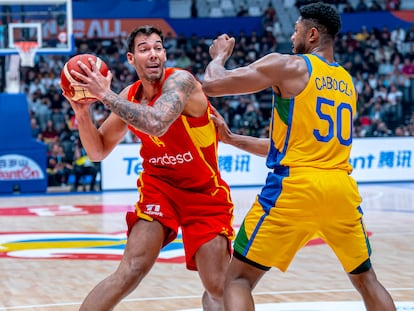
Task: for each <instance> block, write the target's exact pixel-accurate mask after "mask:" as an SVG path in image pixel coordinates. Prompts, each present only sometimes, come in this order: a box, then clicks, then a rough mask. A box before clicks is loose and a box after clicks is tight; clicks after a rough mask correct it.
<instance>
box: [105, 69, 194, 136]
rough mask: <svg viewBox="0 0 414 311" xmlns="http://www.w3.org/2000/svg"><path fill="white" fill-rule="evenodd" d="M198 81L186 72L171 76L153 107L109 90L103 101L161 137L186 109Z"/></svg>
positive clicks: (129, 120) (145, 130) (135, 124)
mask: <svg viewBox="0 0 414 311" xmlns="http://www.w3.org/2000/svg"><path fill="white" fill-rule="evenodd" d="M195 83H197V82H196V80H195V79H194V77H193V76H192V75H191V74H190V73H188V72H185V71H178V72H176V73H174V74H173V75H171V76H170V77H169V78H168V79H167V80H166V81H165V83H164V85H163V86H162V94H161V96H160V97H159V98H158V99H157V100H156V101H155V103H154V105H153V106H149V105H146V104H138V105H137V104H135V103H132V102H130V101H128V100H127V99H124V98H122V97H120V96H119V95H117V94H115V93H112V92H108V93H107V94H106V95H105V97H104V98H103V100H102V103H103V104H104V105H105V106H106V107H107V108H109V109H110V110H111V111H112V112H114V113H116V114H117V115H118V116H120V117H121V119H123V120H124V121H125V122H127V123H128V124H130V125H132V126H133V127H135V128H136V129H138V130H140V131H142V132H145V133H147V134H149V135H153V136H160V134H164V133H165V131H166V130H167V129H168V128H169V127H170V125H171V124H172V123H173V122H174V121H175V120H176V119H177V118H178V117H179V115H180V114H181V113H182V112H183V110H184V107H185V104H186V103H187V101H188V98H189V97H190V96H191V93H192V92H193V90H194V88H195Z"/></svg>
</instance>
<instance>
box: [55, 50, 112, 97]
mask: <svg viewBox="0 0 414 311" xmlns="http://www.w3.org/2000/svg"><path fill="white" fill-rule="evenodd" d="M89 58H92V60H94V61H95V63H96V66H97V67H98V69H99V70H100V72H101V73H102V75H104V76H106V75H107V74H108V66H107V65H106V64H105V62H104V61H103V60H102V59H100V58H99V57H97V56H95V55H93V54H79V55H75V56H73V57H72V58H71V59H69V60H68V61H67V62H66V64H65V65H64V66H63V69H62V72H61V74H60V81H61V87H62V90H63V91H64V92H65V94H66V95H67V96H69V97H70V98H71V99H72V100H73V101H75V102H80V103H91V102H94V101H96V98H94V97H93V96H92V95H91V94H90V93H89V91H88V90H86V89H84V88H81V87H72V86H71V84H72V83H74V82H79V79H78V78H75V77H73V76H72V75H71V74H70V72H71V70H74V71H77V72H79V73H82V74H85V72H84V71H83V70H82V69H81V68H80V66H79V65H78V61H81V62H82V63H84V64H85V65H86V66H88V67H89V68H90V69H92V67H91V64H90V63H89V61H88V59H89ZM80 82H81V81H80Z"/></svg>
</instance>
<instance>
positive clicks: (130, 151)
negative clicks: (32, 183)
mask: <svg viewBox="0 0 414 311" xmlns="http://www.w3.org/2000/svg"><path fill="white" fill-rule="evenodd" d="M139 149H140V144H121V145H119V146H117V147H116V149H115V150H114V151H113V152H112V153H111V154H110V155H109V156H108V158H107V159H105V160H104V161H103V162H102V189H103V190H115V189H136V180H137V177H138V174H139V172H140V171H141V170H142V159H141V157H140V156H139ZM218 150H219V167H220V171H221V173H222V176H223V178H224V179H225V180H226V181H227V183H228V184H229V185H230V186H232V187H234V186H262V185H263V183H264V181H265V179H266V176H267V173H268V172H269V169H267V167H266V165H265V163H266V159H265V158H262V157H258V156H255V155H252V154H249V153H247V152H244V151H242V150H239V149H237V148H235V147H232V146H230V145H225V144H220V145H219V149H218ZM413 151H414V138H412V137H402V138H396V137H394V138H363V139H354V141H353V150H352V153H351V164H352V165H353V166H354V171H353V173H352V176H353V177H354V178H355V179H356V180H357V182H390V181H413V180H414V167H413Z"/></svg>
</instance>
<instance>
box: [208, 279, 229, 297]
mask: <svg viewBox="0 0 414 311" xmlns="http://www.w3.org/2000/svg"><path fill="white" fill-rule="evenodd" d="M204 286H205V290H206V292H207V293H208V295H209V296H210V297H211V298H213V299H217V300H219V299H222V298H223V292H224V276H217V277H216V278H209V279H208V280H205V282H204Z"/></svg>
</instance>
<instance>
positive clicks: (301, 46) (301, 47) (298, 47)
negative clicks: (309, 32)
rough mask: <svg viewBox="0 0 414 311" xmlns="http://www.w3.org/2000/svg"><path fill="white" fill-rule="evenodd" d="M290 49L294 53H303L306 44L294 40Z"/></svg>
mask: <svg viewBox="0 0 414 311" xmlns="http://www.w3.org/2000/svg"><path fill="white" fill-rule="evenodd" d="M292 51H293V53H295V54H305V53H306V46H305V44H304V43H303V42H296V44H293V49H292Z"/></svg>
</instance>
